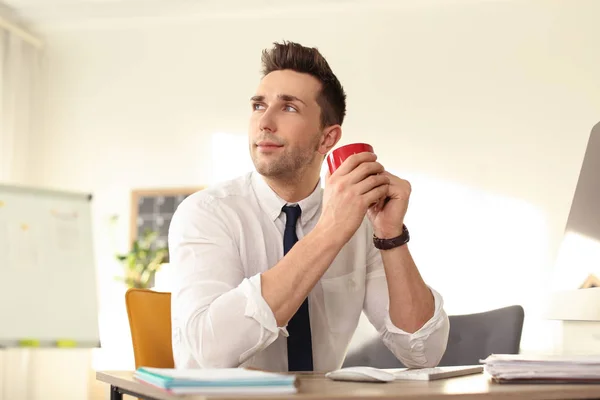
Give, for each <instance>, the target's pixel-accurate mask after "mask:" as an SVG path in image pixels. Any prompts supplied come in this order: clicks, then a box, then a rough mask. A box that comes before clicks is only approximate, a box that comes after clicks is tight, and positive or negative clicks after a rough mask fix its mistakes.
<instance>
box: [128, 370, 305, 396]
mask: <svg viewBox="0 0 600 400" xmlns="http://www.w3.org/2000/svg"><path fill="white" fill-rule="evenodd" d="M134 376H135V378H136V379H137V380H139V381H142V382H145V383H148V384H150V385H152V386H155V387H158V388H160V389H163V390H166V391H168V392H170V393H174V394H184V393H185V394H213V393H218V394H222V393H233V394H270V393H277V394H281V393H286V394H287V393H296V386H295V382H296V377H295V376H294V375H285V374H276V373H272V372H264V371H256V370H248V369H242V368H222V369H185V370H183V369H172V368H146V367H142V368H138V369H137V370H136V371H135V375H134Z"/></svg>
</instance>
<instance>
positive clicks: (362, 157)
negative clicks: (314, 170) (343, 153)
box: [334, 152, 377, 176]
mask: <svg viewBox="0 0 600 400" xmlns="http://www.w3.org/2000/svg"><path fill="white" fill-rule="evenodd" d="M375 160H377V156H376V155H375V154H373V153H370V152H363V153H357V154H352V155H351V156H350V157H348V158H346V159H345V160H344V162H343V163H342V165H340V167H339V168H338V169H337V170H336V171H335V172H334V173H335V174H336V175H337V176H341V175H347V174H349V173H350V172H352V171H353V170H354V169H355V168H356V167H358V166H359V165H360V164H362V163H364V162H373V161H375Z"/></svg>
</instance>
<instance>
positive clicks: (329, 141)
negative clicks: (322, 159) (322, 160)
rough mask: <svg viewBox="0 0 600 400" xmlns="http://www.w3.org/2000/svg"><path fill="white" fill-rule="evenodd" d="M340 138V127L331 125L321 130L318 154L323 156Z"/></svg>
mask: <svg viewBox="0 0 600 400" xmlns="http://www.w3.org/2000/svg"><path fill="white" fill-rule="evenodd" d="M341 138H342V127H341V126H340V125H331V126H328V127H327V128H325V129H324V130H323V136H322V137H321V143H320V144H319V149H318V151H319V153H321V154H322V155H323V156H325V155H326V154H327V153H329V151H331V149H333V148H334V147H335V145H336V144H337V143H338V142H339V141H340V139H341Z"/></svg>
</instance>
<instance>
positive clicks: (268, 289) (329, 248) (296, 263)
mask: <svg viewBox="0 0 600 400" xmlns="http://www.w3.org/2000/svg"><path fill="white" fill-rule="evenodd" d="M333 237H335V234H333V233H330V232H326V231H325V230H323V229H320V228H319V227H318V226H317V227H316V228H315V229H314V230H313V231H312V232H310V233H309V234H308V235H306V236H305V237H304V238H302V240H300V241H298V242H297V243H296V244H295V245H294V247H293V248H292V249H291V250H290V251H289V252H288V253H287V254H286V255H285V257H283V258H282V259H281V261H279V262H278V263H277V264H276V265H275V266H274V267H273V268H271V269H269V270H268V271H267V272H264V273H263V274H262V275H261V291H262V296H263V298H264V299H265V301H266V302H267V304H268V305H269V307H271V310H272V311H273V313H274V314H275V320H276V321H277V326H285V325H286V324H287V323H288V321H289V320H290V319H291V318H292V316H293V315H294V314H295V313H296V311H297V310H298V308H299V307H300V305H302V302H303V301H304V299H305V298H306V296H308V293H310V291H311V290H312V288H313V287H314V286H315V284H316V283H317V282H318V280H319V279H321V277H322V276H323V274H324V273H325V271H327V268H329V266H330V265H331V263H332V262H333V260H334V259H335V257H336V256H337V254H338V253H339V252H340V250H341V248H342V246H343V243H339V241H336V240H332V238H333Z"/></svg>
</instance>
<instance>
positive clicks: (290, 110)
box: [285, 106, 298, 112]
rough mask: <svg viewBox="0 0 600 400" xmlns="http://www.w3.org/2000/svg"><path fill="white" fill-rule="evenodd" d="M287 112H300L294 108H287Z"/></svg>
mask: <svg viewBox="0 0 600 400" xmlns="http://www.w3.org/2000/svg"><path fill="white" fill-rule="evenodd" d="M285 111H289V112H297V111H298V110H296V107H293V106H285Z"/></svg>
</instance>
